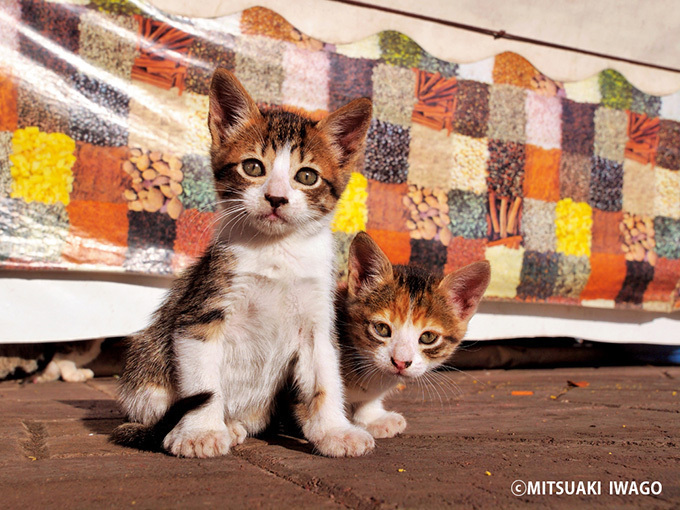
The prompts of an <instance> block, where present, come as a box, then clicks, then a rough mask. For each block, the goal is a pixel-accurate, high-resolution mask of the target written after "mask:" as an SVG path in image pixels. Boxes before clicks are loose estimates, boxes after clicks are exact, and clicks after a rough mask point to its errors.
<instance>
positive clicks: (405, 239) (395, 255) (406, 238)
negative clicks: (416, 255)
mask: <svg viewBox="0 0 680 510" xmlns="http://www.w3.org/2000/svg"><path fill="white" fill-rule="evenodd" d="M366 232H367V233H368V235H369V236H371V238H372V239H373V240H374V241H375V242H376V243H377V244H378V246H380V249H381V250H382V251H384V252H385V255H387V258H388V259H390V262H391V263H392V264H402V265H406V264H408V263H409V260H410V259H411V236H410V235H409V234H408V233H406V232H393V231H389V230H373V229H370V228H369V229H366Z"/></svg>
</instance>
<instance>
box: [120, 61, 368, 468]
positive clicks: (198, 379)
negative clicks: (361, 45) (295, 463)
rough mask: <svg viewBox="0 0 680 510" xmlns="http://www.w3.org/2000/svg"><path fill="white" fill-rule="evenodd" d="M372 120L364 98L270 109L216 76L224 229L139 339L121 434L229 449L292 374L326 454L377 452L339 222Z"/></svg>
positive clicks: (184, 450) (213, 124) (132, 353)
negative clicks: (345, 329)
mask: <svg viewBox="0 0 680 510" xmlns="http://www.w3.org/2000/svg"><path fill="white" fill-rule="evenodd" d="M370 118H371V103H370V101H369V100H368V99H357V100H355V101H352V102H351V103H350V104H348V105H347V106H345V107H343V108H340V109H339V110H337V111H336V112H334V113H332V114H330V115H329V116H328V117H327V118H325V119H324V120H322V121H320V122H318V123H315V122H312V121H310V120H308V119H306V118H304V117H301V116H299V115H295V114H292V113H288V112H281V111H260V110H259V109H258V107H257V105H256V104H255V102H254V101H253V100H252V99H251V97H250V96H249V95H248V93H247V92H246V91H245V89H244V88H243V87H242V85H241V84H240V83H239V82H238V80H237V79H236V78H235V77H234V76H233V75H232V74H231V73H229V72H228V71H226V70H218V71H217V72H216V73H215V75H214V77H213V80H212V85H211V89H210V116H209V127H210V133H211V136H212V146H211V161H212V168H213V172H214V178H215V186H216V190H217V193H218V196H219V205H220V210H219V218H220V222H219V224H218V228H217V233H216V235H215V238H214V240H213V242H212V245H211V246H210V247H209V248H208V250H207V251H206V253H205V254H204V255H203V257H201V258H200V259H199V260H198V261H197V262H196V263H195V264H194V265H193V266H191V267H190V268H188V269H187V270H186V271H185V272H184V273H183V274H182V276H180V277H179V278H178V279H177V280H176V282H175V284H174V286H173V288H172V289H171V291H170V293H169V295H168V297H167V299H166V300H165V302H164V303H163V305H162V306H161V307H160V308H159V310H158V311H157V312H156V314H155V316H154V320H153V322H152V324H151V325H150V326H149V327H148V328H147V329H146V330H145V331H142V332H141V333H139V334H137V335H135V336H133V337H132V338H131V339H130V342H129V348H128V353H127V358H126V362H125V368H124V370H123V374H122V377H121V381H120V403H121V406H122V408H123V409H124V411H125V412H126V413H127V416H128V418H129V420H130V421H131V422H132V423H128V424H124V425H121V426H120V427H119V428H118V429H116V431H114V434H113V440H114V441H116V442H118V443H121V444H127V445H136V444H139V442H140V441H141V442H144V441H145V440H147V439H149V438H150V437H151V439H153V437H152V436H153V433H154V432H156V433H157V432H159V431H161V437H160V438H156V440H158V441H162V446H163V448H165V450H167V451H168V452H170V453H172V454H174V455H179V456H184V457H214V456H218V455H224V454H226V453H227V452H228V451H229V449H230V447H231V446H233V445H235V444H239V443H242V442H243V440H244V438H245V437H246V435H249V434H256V433H257V432H259V431H261V430H262V429H264V428H265V426H266V425H267V423H268V421H269V420H270V415H271V412H272V407H273V398H274V396H275V394H276V392H277V391H278V390H279V389H280V387H281V385H282V384H283V383H284V382H286V381H287V380H288V379H289V378H290V379H292V380H293V381H294V384H295V386H296V388H297V390H298V394H299V396H300V398H301V401H302V406H301V408H300V409H301V410H300V411H299V413H298V418H299V421H300V425H301V428H302V431H303V433H304V435H305V436H306V438H307V439H308V440H309V441H310V442H311V443H312V444H313V445H314V446H315V447H316V449H317V450H318V451H319V452H320V453H321V454H323V455H328V456H354V455H362V454H364V453H366V452H368V451H369V450H371V449H372V448H373V446H374V441H373V438H372V437H371V436H370V434H368V433H367V432H366V431H365V430H363V429H362V428H360V427H357V426H354V425H352V424H351V423H350V421H349V420H348V419H347V418H346V416H345V414H344V408H343V405H344V404H343V395H342V381H341V375H340V369H339V359H338V354H337V351H336V349H335V348H334V341H335V331H334V308H333V294H334V289H335V281H334V271H333V260H334V249H333V238H332V235H331V232H330V228H329V224H330V221H331V219H332V215H333V210H334V207H335V205H336V203H337V201H338V199H339V197H340V194H341V193H342V191H343V190H344V188H345V186H346V184H347V181H348V180H349V177H350V173H351V172H352V171H353V170H354V169H355V166H356V163H357V159H358V158H359V155H360V152H361V150H362V148H363V144H364V138H365V135H366V131H367V128H368V125H369V122H370ZM177 420H179V422H178V423H176V421H177ZM175 423H176V424H175Z"/></svg>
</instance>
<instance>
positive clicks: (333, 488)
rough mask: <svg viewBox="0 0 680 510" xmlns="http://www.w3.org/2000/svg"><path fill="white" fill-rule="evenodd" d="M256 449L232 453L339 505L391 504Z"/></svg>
mask: <svg viewBox="0 0 680 510" xmlns="http://www.w3.org/2000/svg"><path fill="white" fill-rule="evenodd" d="M258 449H259V448H258ZM256 450H257V449H256V448H255V447H249V446H246V445H241V446H239V447H236V448H234V449H233V450H232V453H233V454H234V455H235V456H237V457H240V458H242V459H244V460H245V461H247V462H249V463H250V464H252V465H254V466H255V467H258V468H260V469H262V470H264V471H267V472H269V473H271V474H273V475H274V476H276V477H278V478H283V479H284V480H287V481H288V482H290V483H293V484H295V485H297V486H299V487H301V488H303V489H305V490H308V491H310V492H313V493H315V494H318V495H320V496H325V497H328V498H330V499H331V500H332V501H334V502H335V503H337V504H339V505H342V506H345V507H348V508H357V509H362V510H373V509H376V508H386V507H388V506H389V505H386V504H385V502H384V501H378V500H376V499H373V498H370V499H369V498H365V497H362V496H358V495H357V494H355V493H354V492H352V491H351V490H350V489H348V488H343V487H339V486H337V485H333V484H328V483H326V482H324V481H323V480H321V479H320V478H317V477H315V476H312V475H308V474H306V473H301V472H299V471H296V470H293V469H290V468H289V467H287V466H286V465H285V464H283V463H281V462H279V461H278V460H277V459H276V458H275V457H273V456H271V455H268V454H266V453H263V452H261V451H256Z"/></svg>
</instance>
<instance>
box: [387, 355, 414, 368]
mask: <svg viewBox="0 0 680 510" xmlns="http://www.w3.org/2000/svg"><path fill="white" fill-rule="evenodd" d="M390 361H391V362H392V364H393V365H394V366H395V367H397V370H406V369H407V368H408V367H410V366H411V363H413V361H397V360H395V359H394V358H390Z"/></svg>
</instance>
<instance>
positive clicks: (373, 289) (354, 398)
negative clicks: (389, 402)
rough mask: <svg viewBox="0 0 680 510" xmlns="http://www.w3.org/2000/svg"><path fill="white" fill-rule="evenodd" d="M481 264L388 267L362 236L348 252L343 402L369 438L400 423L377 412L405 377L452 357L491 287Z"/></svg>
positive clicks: (341, 331)
mask: <svg viewBox="0 0 680 510" xmlns="http://www.w3.org/2000/svg"><path fill="white" fill-rule="evenodd" d="M490 276H491V272H490V269H489V263H488V262H486V261H483V262H475V263H473V264H470V265H468V266H466V267H464V268H462V269H460V270H458V271H456V272H454V273H451V274H449V275H447V276H446V277H444V278H439V277H436V276H434V275H433V274H431V273H429V272H426V271H424V270H422V269H419V268H416V267H410V266H394V267H393V266H392V264H390V261H389V260H388V259H387V257H386V256H385V254H384V253H383V252H382V251H381V250H380V248H379V247H378V245H377V244H376V243H375V242H374V241H373V240H372V239H371V238H370V237H369V236H368V235H367V234H365V233H363V232H360V233H359V234H358V235H357V236H356V237H355V239H354V241H353V242H352V245H351V246H350V252H349V264H348V280H347V285H345V286H342V287H341V288H340V291H339V295H338V299H337V303H336V304H337V312H338V335H339V339H340V344H341V351H342V368H343V376H344V381H345V386H346V398H347V405H348V407H349V410H350V414H351V415H352V419H353V421H354V423H356V424H358V425H361V426H362V427H364V428H366V430H368V432H370V433H371V435H373V436H374V437H377V438H380V437H393V436H395V435H396V434H399V433H401V432H403V431H404V429H405V428H406V420H405V419H404V417H403V416H402V415H400V414H398V413H395V412H390V411H386V410H385V409H384V408H383V403H382V401H383V398H384V397H385V396H386V395H387V394H388V393H390V391H391V390H393V389H394V388H395V386H396V385H397V384H398V383H399V382H400V381H403V380H407V379H414V378H417V377H420V376H422V375H423V374H424V373H426V372H427V371H430V370H433V369H434V368H436V367H438V366H439V365H441V364H442V363H443V362H444V361H446V360H447V359H448V358H449V356H451V355H452V354H453V352H454V351H455V350H456V347H457V346H458V344H459V343H460V341H461V340H462V338H463V336H464V335H465V332H466V330H467V325H468V321H469V320H470V318H471V317H472V315H473V314H474V313H475V311H476V310H477V305H478V304H479V301H480V300H481V298H482V294H484V291H485V290H486V288H487V286H488V285H489V278H490Z"/></svg>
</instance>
